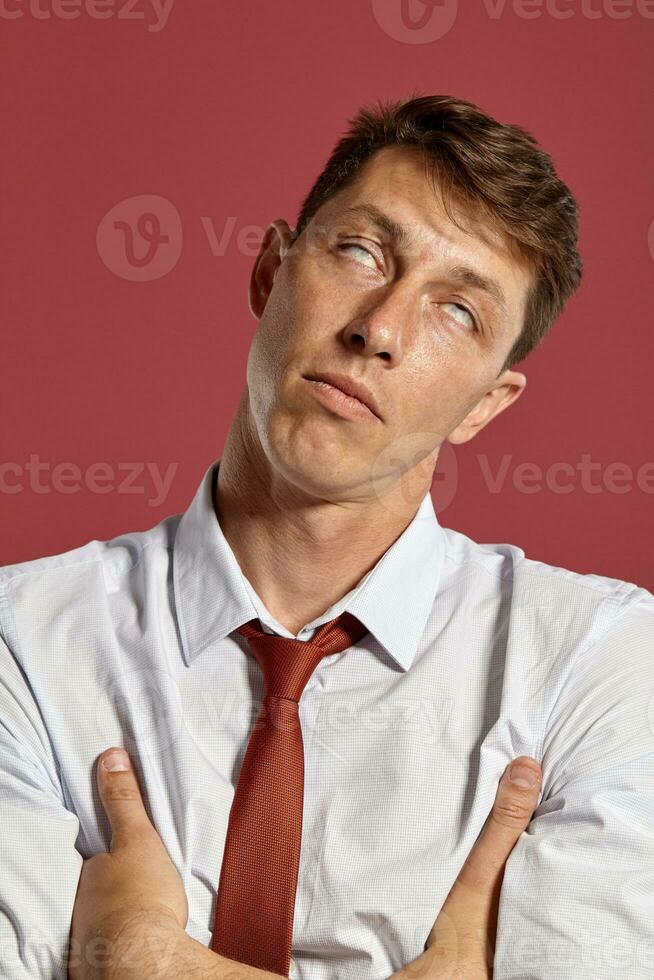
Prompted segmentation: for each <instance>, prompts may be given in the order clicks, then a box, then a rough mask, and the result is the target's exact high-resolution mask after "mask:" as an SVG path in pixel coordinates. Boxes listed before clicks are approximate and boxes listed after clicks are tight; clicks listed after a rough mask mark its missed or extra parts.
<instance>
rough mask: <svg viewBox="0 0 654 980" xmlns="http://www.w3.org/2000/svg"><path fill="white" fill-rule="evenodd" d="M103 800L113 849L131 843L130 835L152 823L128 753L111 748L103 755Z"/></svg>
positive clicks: (100, 776) (100, 763)
mask: <svg viewBox="0 0 654 980" xmlns="http://www.w3.org/2000/svg"><path fill="white" fill-rule="evenodd" d="M97 780H98V790H99V792H100V799H101V800H102V805H103V806H104V808H105V811H106V814H107V816H108V817H109V823H110V824H111V832H112V839H111V850H112V852H114V851H115V850H116V848H117V847H121V846H123V845H124V844H126V843H127V841H128V835H129V834H130V833H134V832H136V831H138V830H143V829H144V828H146V827H149V828H151V827H152V824H151V823H150V820H149V818H148V815H147V813H146V812H145V807H144V806H143V798H142V796H141V790H140V788H139V784H138V781H137V779H136V774H135V773H134V769H133V768H132V764H131V761H130V758H129V755H128V754H127V752H125V750H124V749H119V748H111V749H107V750H106V751H105V752H103V753H102V755H101V756H100V758H99V759H98V766H97Z"/></svg>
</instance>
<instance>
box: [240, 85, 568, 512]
mask: <svg viewBox="0 0 654 980" xmlns="http://www.w3.org/2000/svg"><path fill="white" fill-rule="evenodd" d="M350 123H351V129H350V130H349V132H348V134H347V135H345V136H344V137H343V138H342V139H341V140H340V141H339V142H338V144H337V145H336V147H335V149H334V151H333V153H332V155H331V157H330V159H329V161H328V163H327V165H326V167H325V169H324V170H323V172H322V174H321V175H320V176H319V178H318V179H317V181H316V182H315V184H314V186H313V187H312V189H311V191H310V192H309V194H308V195H307V197H306V198H305V200H304V202H303V205H302V208H301V211H300V215H299V217H298V221H297V224H296V228H295V230H294V231H291V229H290V228H289V226H288V225H287V223H286V222H285V221H283V220H281V219H280V220H278V221H275V222H273V223H272V224H271V225H270V226H269V227H268V229H267V231H266V234H265V236H264V239H263V241H262V244H261V249H260V252H259V255H258V257H257V260H256V263H255V266H254V268H253V271H252V277H251V282H250V308H251V310H252V312H253V313H254V315H255V316H256V317H257V318H258V319H259V327H258V330H257V333H256V335H255V337H254V340H253V343H252V347H251V350H250V355H249V359H248V371H247V383H248V392H249V404H250V411H251V413H252V422H253V424H254V434H253V435H254V436H255V438H256V439H257V441H258V443H260V445H261V448H262V451H263V453H264V455H265V456H266V457H267V459H268V461H269V462H270V464H271V465H272V466H274V468H275V469H277V470H280V471H281V472H282V473H283V475H284V476H285V478H286V479H289V480H290V481H291V482H293V483H294V484H296V485H297V486H298V487H300V488H302V489H303V490H304V491H306V492H309V493H316V494H318V495H320V496H321V497H322V498H323V499H334V500H338V499H341V497H342V496H344V497H346V498H347V497H348V496H351V497H352V498H353V499H356V498H357V497H358V496H367V495H368V494H369V493H370V485H371V483H373V482H374V484H375V486H376V488H377V490H378V491H379V490H380V488H386V487H391V486H392V485H393V484H395V483H397V481H398V480H399V479H400V478H402V477H403V475H404V474H406V473H407V472H409V471H410V470H412V469H413V468H415V467H417V466H420V468H421V472H423V473H431V472H432V471H433V468H434V465H435V462H436V459H437V456H438V447H439V446H440V445H441V443H442V442H443V440H445V439H447V440H448V441H450V442H452V443H462V442H466V441H468V440H469V439H471V438H473V436H474V435H475V434H476V433H477V432H478V431H480V430H481V429H482V428H483V427H484V426H485V425H487V424H488V423H489V422H490V421H491V419H492V418H494V417H495V416H496V415H497V414H498V413H499V412H501V411H503V410H504V409H506V408H508V406H509V405H511V404H512V403H513V402H514V401H515V400H516V399H517V398H518V397H519V396H520V394H521V393H522V391H523V390H524V387H525V384H526V378H525V376H524V375H523V374H521V373H519V372H517V371H514V370H512V369H513V367H514V365H515V364H516V363H518V362H519V361H521V360H523V359H524V358H525V357H526V356H527V354H528V353H529V352H530V351H531V350H532V349H533V348H534V347H535V346H536V345H537V344H538V343H540V341H541V340H542V338H543V337H544V336H545V334H546V333H547V331H548V330H549V328H550V327H551V325H552V323H553V322H554V320H555V319H556V317H557V316H558V314H559V313H560V311H561V309H562V308H563V305H564V303H565V302H566V300H567V299H568V297H569V296H570V295H571V294H572V293H573V292H574V290H575V289H576V287H577V286H578V284H579V281H580V278H581V260H580V258H579V255H578V253H577V249H576V242H577V206H576V203H575V200H574V198H573V197H572V195H571V193H570V191H569V190H568V188H567V187H566V186H565V184H563V183H562V182H561V181H560V180H559V179H558V177H557V176H556V173H555V171H554V168H553V165H552V162H551V160H550V158H549V157H548V156H547V155H546V154H545V153H544V152H543V150H541V149H540V148H539V147H538V145H537V144H536V142H535V141H534V139H533V138H532V137H531V136H530V135H529V134H528V133H527V132H526V131H525V130H523V129H522V128H520V127H517V126H506V125H502V124H500V123H498V122H496V121H495V120H493V119H491V118H490V117H488V116H487V115H485V114H484V113H482V112H481V111H480V110H479V109H478V108H477V107H475V106H473V105H471V104H470V103H468V102H463V101H460V100H457V99H452V98H449V97H446V96H433V97H429V96H422V97H417V98H414V99H411V100H409V101H404V102H397V103H388V104H386V105H383V104H381V105H380V107H379V109H377V110H371V109H363V110H362V111H361V112H360V113H359V115H358V116H357V117H356V118H355V119H354V120H350ZM327 372H334V373H338V374H341V375H346V376H347V377H349V378H352V379H355V380H357V381H359V382H363V383H364V384H365V385H366V386H367V388H368V389H369V390H370V392H371V393H372V395H373V397H374V399H375V402H376V405H377V409H378V416H379V417H375V416H370V417H368V418H344V417H343V416H342V415H339V414H337V413H336V412H335V411H334V410H333V406H332V405H331V403H330V402H326V401H324V400H323V397H322V395H320V393H319V392H318V391H317V389H316V385H315V384H314V383H312V382H311V381H309V380H307V376H311V375H315V374H319V373H327ZM323 390H324V389H323Z"/></svg>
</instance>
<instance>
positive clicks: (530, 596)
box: [445, 528, 654, 643]
mask: <svg viewBox="0 0 654 980" xmlns="http://www.w3.org/2000/svg"><path fill="white" fill-rule="evenodd" d="M445 531H446V537H447V549H446V554H447V559H448V562H449V565H450V574H461V573H462V572H464V571H465V572H466V574H467V576H468V577H469V578H470V577H472V578H473V581H474V585H473V587H479V588H480V589H481V590H482V591H483V589H484V586H485V587H486V588H488V589H489V591H490V590H493V591H495V592H498V591H499V592H500V593H501V594H502V596H504V597H506V601H507V603H510V607H511V618H512V619H513V620H514V623H522V624H524V625H527V624H528V623H531V624H532V625H533V624H534V623H537V624H538V626H539V628H541V629H542V630H543V631H544V632H547V631H549V632H551V633H552V634H553V635H554V637H555V638H559V639H560V640H561V642H562V643H565V641H566V639H568V640H570V639H572V638H573V637H574V636H576V637H577V639H578V640H579V641H582V639H585V641H586V642H591V641H593V640H594V639H596V638H597V637H599V636H601V635H602V634H603V633H604V632H606V631H607V630H608V629H610V628H611V627H612V626H613V625H614V624H616V623H617V622H618V621H622V620H623V617H625V616H626V617H627V620H629V619H631V618H633V617H637V618H638V619H639V620H642V623H643V626H644V627H645V628H646V629H647V628H648V627H649V629H651V630H653V631H654V594H652V592H650V591H649V590H648V589H646V588H644V587H643V586H641V585H638V584H637V583H635V582H630V581H627V580H625V579H620V578H615V577H612V576H610V575H601V574H598V573H594V572H580V571H575V570H574V569H571V568H568V567H566V566H562V565H553V564H548V563H547V562H544V561H540V560H538V559H536V558H530V557H527V555H526V554H525V552H524V550H523V549H522V548H520V547H519V546H517V545H514V544H508V543H490V544H489V543H480V542H477V541H475V540H473V539H472V538H470V537H468V536H467V535H465V534H462V533H461V532H459V531H454V530H452V529H449V528H448V529H445ZM625 625H626V620H625Z"/></svg>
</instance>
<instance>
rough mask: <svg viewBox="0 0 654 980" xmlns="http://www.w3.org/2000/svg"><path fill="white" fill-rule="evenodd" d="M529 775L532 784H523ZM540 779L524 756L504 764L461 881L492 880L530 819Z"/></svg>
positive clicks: (477, 885) (534, 764)
mask: <svg viewBox="0 0 654 980" xmlns="http://www.w3.org/2000/svg"><path fill="white" fill-rule="evenodd" d="M531 778H534V783H533V785H532V786H528V785H524V784H525V782H526V780H528V779H531ZM541 778H542V772H541V768H540V766H539V764H538V763H537V762H536V760H535V759H532V758H531V757H530V756H528V755H521V756H518V757H517V758H516V759H514V760H513V762H512V763H510V765H508V766H507V767H506V770H505V771H504V774H503V776H502V778H501V780H500V782H499V784H498V787H497V793H496V794H495V803H494V804H493V809H492V810H491V812H490V813H489V815H488V818H487V820H486V823H485V824H484V827H483V829H482V831H481V833H480V835H479V837H478V838H477V840H476V842H475V844H474V847H473V848H472V850H471V851H470V854H469V855H468V858H467V860H466V863H465V864H464V866H463V868H462V869H461V872H460V874H459V880H460V881H461V882H462V883H463V884H465V885H469V886H470V887H472V888H475V889H483V888H484V886H486V887H488V886H490V885H491V884H492V883H493V881H494V880H495V877H496V875H497V873H498V872H499V871H501V870H502V868H503V867H504V865H505V864H506V861H507V858H508V857H509V854H510V853H511V851H512V850H513V848H514V846H515V844H516V842H517V840H518V838H519V837H520V835H521V834H522V832H523V831H524V830H526V828H527V826H528V824H529V821H530V820H531V817H532V814H533V812H534V810H535V809H536V803H537V802H538V795H539V793H540V785H541ZM514 779H515V781H513V780H514Z"/></svg>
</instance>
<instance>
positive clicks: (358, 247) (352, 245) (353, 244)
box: [338, 242, 377, 268]
mask: <svg viewBox="0 0 654 980" xmlns="http://www.w3.org/2000/svg"><path fill="white" fill-rule="evenodd" d="M338 248H339V250H340V251H345V249H348V248H355V249H356V250H357V251H358V252H360V253H362V254H363V256H364V257H365V258H367V259H370V262H371V263H372V265H369V268H373V267H374V268H377V260H376V258H375V256H374V255H373V253H372V252H371V251H370V250H369V249H367V248H364V247H363V245H358V244H356V242H342V243H341V244H340V245H339V246H338ZM356 261H357V262H358V261H359V259H357V260H356ZM365 264H366V265H367V264H368V263H365Z"/></svg>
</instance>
